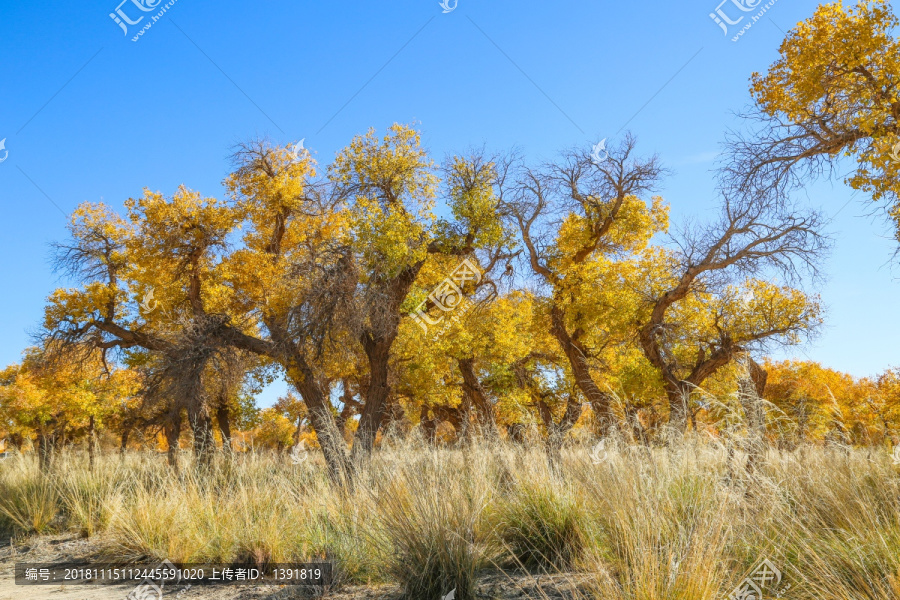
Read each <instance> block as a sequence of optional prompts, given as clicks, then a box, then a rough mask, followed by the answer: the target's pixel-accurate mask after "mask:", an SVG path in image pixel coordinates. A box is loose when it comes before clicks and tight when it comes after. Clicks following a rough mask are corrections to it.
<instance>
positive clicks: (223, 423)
mask: <svg viewBox="0 0 900 600" xmlns="http://www.w3.org/2000/svg"><path fill="white" fill-rule="evenodd" d="M216 422H217V424H218V425H219V433H220V434H222V450H224V451H225V452H226V453H228V452H231V417H230V416H229V414H228V406H227V405H225V404H219V407H218V408H217V409H216Z"/></svg>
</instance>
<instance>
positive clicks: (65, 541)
mask: <svg viewBox="0 0 900 600" xmlns="http://www.w3.org/2000/svg"><path fill="white" fill-rule="evenodd" d="M95 552H96V548H95V547H94V545H93V544H92V543H91V542H90V541H88V540H85V539H81V538H78V537H75V536H71V535H59V536H45V537H41V538H32V539H30V540H28V541H27V542H25V543H19V544H16V545H15V546H11V545H10V543H9V542H6V544H4V545H2V546H0V600H45V599H46V600H125V598H126V597H127V596H128V594H129V593H130V592H131V591H132V590H133V589H134V587H135V586H134V585H133V584H129V585H63V586H55V585H54V586H46V585H41V586H33V585H32V586H21V585H16V584H15V577H14V567H15V563H16V562H33V563H38V562H39V563H55V562H60V563H62V562H67V561H71V560H84V559H87V558H88V557H90V556H92V555H94V554H95ZM575 579H578V577H577V576H570V575H561V576H558V577H548V576H546V575H544V576H541V577H534V576H531V575H528V574H524V573H521V574H512V575H507V574H503V573H485V574H484V576H483V577H481V578H480V579H479V586H478V596H479V598H484V599H485V600H513V599H515V600H519V599H526V598H535V599H541V600H570V599H572V598H574V597H576V596H575V595H574V594H573V591H572V581H573V580H575ZM163 596H164V599H165V600H170V599H171V600H301V599H305V598H311V597H313V596H311V595H310V592H309V588H300V587H297V586H275V585H261V586H260V585H207V586H193V587H190V586H183V585H182V586H176V587H174V588H172V589H171V590H169V589H166V590H165V592H164V595H163ZM319 597H320V598H325V599H328V600H397V599H398V598H400V593H399V590H398V588H397V587H396V586H343V587H341V588H340V589H335V590H330V591H328V592H327V593H326V594H325V595H324V596H319ZM146 600H151V598H147V599H146ZM152 600H156V598H155V597H153V598H152ZM423 600H429V599H423Z"/></svg>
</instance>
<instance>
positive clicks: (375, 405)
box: [352, 336, 393, 465]
mask: <svg viewBox="0 0 900 600" xmlns="http://www.w3.org/2000/svg"><path fill="white" fill-rule="evenodd" d="M391 342H393V337H392V338H390V340H389V341H386V340H382V341H380V342H376V341H374V340H372V338H370V337H368V336H365V337H364V338H363V349H364V350H365V351H366V356H367V357H368V359H369V389H368V390H367V393H366V405H365V406H364V407H363V410H362V413H361V414H360V417H359V429H357V430H356V437H355V438H354V439H353V454H352V457H353V464H354V465H359V464H360V462H361V461H363V460H365V458H366V457H367V456H368V455H369V454H370V453H371V452H372V448H373V447H374V446H375V435H376V434H377V433H378V428H379V427H380V426H381V422H382V420H383V419H384V407H385V404H386V402H387V399H388V395H389V394H390V393H391V388H390V386H389V385H388V361H389V360H390V350H391Z"/></svg>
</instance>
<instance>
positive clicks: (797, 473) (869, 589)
mask: <svg viewBox="0 0 900 600" xmlns="http://www.w3.org/2000/svg"><path fill="white" fill-rule="evenodd" d="M727 456H728V455H727V451H726V450H725V449H724V448H722V447H721V446H714V445H710V444H704V443H701V442H700V441H697V440H693V439H690V438H688V439H686V440H685V441H684V442H682V443H679V444H677V445H672V446H670V447H669V448H666V449H654V450H652V451H651V450H648V449H644V448H622V449H621V450H619V451H610V452H609V453H608V454H607V456H606V458H605V460H604V461H603V462H601V463H600V464H594V463H593V462H592V461H591V458H590V455H589V449H588V448H582V447H571V448H568V449H566V450H564V452H563V456H562V466H561V468H560V469H558V470H553V469H550V468H549V467H548V465H547V461H546V456H545V454H544V452H543V450H542V449H541V448H538V447H535V448H528V447H520V446H515V447H514V446H509V445H505V444H486V443H482V444H474V445H471V446H466V447H461V448H454V449H449V448H445V449H434V448H429V447H425V446H423V445H421V444H418V443H415V442H413V441H406V442H403V441H400V442H394V443H393V444H392V445H391V446H390V447H385V448H382V449H381V450H379V451H377V452H376V453H375V455H374V457H373V459H372V461H371V464H370V465H368V467H367V468H366V469H365V470H364V472H363V473H362V475H361V477H360V481H359V484H358V485H357V487H356V489H355V491H354V492H353V493H352V494H346V493H341V492H340V491H338V490H335V489H334V488H332V487H331V486H330V485H329V484H328V482H327V480H326V478H325V475H324V466H323V463H322V462H321V461H320V460H317V458H318V457H315V456H312V457H311V458H310V459H309V460H308V461H306V462H304V463H302V464H300V465H294V464H292V463H291V462H290V461H289V460H287V459H285V458H280V457H276V456H269V455H242V456H238V457H236V458H235V459H234V460H226V459H224V458H223V459H222V461H221V462H220V463H219V464H217V465H216V466H215V467H214V468H213V470H212V471H211V472H210V473H199V472H196V471H194V470H193V469H192V467H191V466H190V465H186V466H185V467H184V468H183V469H182V471H181V473H180V474H174V473H172V472H170V471H169V470H168V469H167V467H166V466H165V464H164V459H163V458H160V457H157V456H156V455H152V456H150V455H138V454H133V455H130V456H128V457H127V458H126V459H125V460H124V461H120V460H119V459H118V457H116V456H109V457H102V458H101V459H100V461H99V463H98V468H97V470H96V471H95V472H94V473H90V472H88V471H87V470H86V465H85V464H84V463H85V461H83V460H82V457H80V456H78V455H71V456H68V457H63V458H62V459H61V461H60V462H59V463H58V464H57V466H56V467H55V470H54V471H53V472H52V473H51V474H49V475H48V476H44V477H42V476H41V475H40V474H39V473H38V471H37V468H36V465H35V464H34V463H33V459H32V458H28V459H21V458H19V459H10V460H7V461H5V462H3V463H0V527H2V528H3V529H6V530H7V531H10V532H14V533H16V534H17V535H33V534H36V533H37V534H40V533H46V532H50V531H54V530H57V531H62V530H71V531H76V532H80V533H81V534H82V535H85V536H94V537H96V539H97V541H98V543H100V544H101V546H102V548H104V550H105V552H106V553H108V554H109V555H111V556H115V557H117V558H122V557H130V558H140V557H154V558H159V559H162V558H168V559H170V560H173V561H176V562H181V561H183V562H195V561H230V560H252V561H256V562H261V563H262V562H267V561H274V562H280V561H284V562H287V561H301V560H310V559H328V560H332V561H334V563H335V565H336V572H337V573H338V575H339V580H340V581H342V582H354V583H366V582H373V583H374V582H392V583H396V584H398V585H399V586H401V588H402V589H403V590H404V592H405V594H406V596H407V597H408V598H415V599H417V600H418V599H430V598H434V599H435V600H436V599H438V598H440V597H442V596H443V595H444V594H446V593H447V592H449V591H450V590H451V589H453V588H456V590H457V592H456V598H457V599H461V600H467V599H469V598H474V597H475V593H476V586H477V584H478V580H479V578H481V577H484V576H485V573H487V572H488V571H493V572H494V573H496V572H498V571H499V570H506V571H511V570H514V569H523V568H524V569H527V570H529V571H530V572H532V573H534V574H535V575H536V576H537V575H538V574H541V573H542V574H545V575H547V574H558V573H561V572H562V573H569V574H570V576H569V579H570V581H577V582H578V584H579V588H578V591H577V592H575V596H576V597H578V598H585V599H587V598H591V599H597V600H600V599H603V600H724V599H725V598H726V597H727V596H728V593H729V592H730V591H731V590H732V589H733V588H734V587H735V586H736V585H737V584H738V583H739V582H740V581H741V580H742V579H743V578H744V577H745V576H746V575H747V574H749V573H750V571H751V570H752V569H753V568H754V567H755V566H756V565H757V564H758V563H759V561H761V560H762V559H763V558H768V559H769V560H771V561H772V562H773V563H774V564H775V565H777V566H778V567H779V568H780V569H781V571H782V572H783V574H784V576H783V577H784V578H783V580H782V582H781V584H780V586H778V587H779V588H781V587H784V586H786V585H788V584H790V589H789V591H788V592H787V593H786V595H785V596H784V597H786V598H792V599H796V600H807V599H808V600H812V599H817V600H848V599H853V600H856V599H866V600H884V599H900V485H898V483H900V477H898V474H897V473H896V472H895V467H894V466H893V465H892V464H891V460H890V457H889V456H888V455H887V453H886V452H883V453H875V452H868V451H866V450H855V451H851V452H849V453H846V452H833V451H828V450H824V449H819V448H806V449H804V450H803V451H802V452H796V453H791V454H787V453H786V454H780V453H777V452H775V451H771V452H770V453H769V454H768V455H767V457H766V460H765V462H764V464H763V465H762V466H761V467H760V468H759V469H757V470H756V471H755V473H754V474H752V475H748V474H747V473H746V472H745V470H744V469H743V460H744V458H743V457H742V456H741V455H740V454H737V456H736V458H735V459H734V462H733V464H731V465H729V463H728V458H727ZM776 593H777V590H775V589H771V590H769V591H768V593H767V594H766V595H765V597H766V598H769V597H775V596H776ZM543 594H544V593H543V592H540V593H538V594H537V595H535V596H534V597H544V595H543Z"/></svg>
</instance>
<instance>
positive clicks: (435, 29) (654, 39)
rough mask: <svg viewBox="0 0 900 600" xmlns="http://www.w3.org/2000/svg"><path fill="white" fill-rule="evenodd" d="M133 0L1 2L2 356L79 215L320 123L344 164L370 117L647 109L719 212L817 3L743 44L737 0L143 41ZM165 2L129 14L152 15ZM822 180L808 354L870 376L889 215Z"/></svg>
mask: <svg viewBox="0 0 900 600" xmlns="http://www.w3.org/2000/svg"><path fill="white" fill-rule="evenodd" d="M133 1H134V2H137V3H140V2H141V1H143V2H144V4H145V5H146V4H151V5H154V4H156V2H157V0H133ZM117 2H118V0H87V1H85V2H78V3H46V2H43V3H41V2H39V3H35V2H30V1H26V0H3V3H2V6H0V39H2V40H3V60H2V61H0V90H2V93H0V139H2V138H4V137H5V138H6V149H7V150H8V151H9V155H8V158H7V159H6V160H5V161H4V162H2V163H0V256H2V261H0V281H2V282H3V285H4V288H5V289H4V292H3V293H2V294H0V363H2V364H7V363H10V362H14V361H17V360H18V359H19V356H20V352H21V350H22V349H23V348H24V347H25V346H26V345H27V344H28V343H29V337H28V332H29V331H33V330H34V329H35V327H36V326H37V324H38V322H39V320H40V318H41V310H42V306H43V303H44V299H45V297H46V296H47V295H48V294H49V293H50V292H51V291H52V289H53V288H54V287H56V286H57V285H59V284H60V281H59V280H58V279H57V278H56V276H55V275H54V274H53V273H52V272H51V269H50V265H49V263H48V256H49V247H48V244H49V243H50V242H52V241H54V240H59V239H63V238H64V237H65V230H64V225H65V218H64V216H63V214H62V213H61V212H60V211H62V212H65V213H68V212H69V211H71V210H72V209H73V208H74V207H75V206H76V205H77V204H78V203H80V202H84V201H99V200H101V199H102V200H103V201H104V202H107V203H109V204H111V205H112V206H115V207H121V205H122V202H123V201H124V200H125V199H127V198H128V197H130V196H136V195H139V194H140V193H141V189H142V188H143V187H145V186H147V187H150V188H151V189H153V190H159V191H162V192H164V193H171V192H172V191H173V190H174V189H175V188H176V186H178V185H179V184H181V183H184V184H187V185H188V186H189V187H192V188H194V189H197V190H200V191H201V192H203V193H205V194H208V195H219V196H221V195H222V185H221V182H222V179H223V178H224V176H225V175H226V174H227V172H228V166H229V165H228V161H227V157H228V155H229V152H230V151H229V149H230V148H231V147H232V146H233V144H235V143H236V142H238V141H241V140H245V139H247V138H250V137H254V136H268V137H270V138H271V139H272V140H273V141H276V142H290V141H297V140H299V139H301V138H305V140H306V142H305V146H306V147H307V148H309V149H311V150H313V151H314V152H316V153H317V157H318V159H319V160H320V161H321V162H328V161H329V160H330V159H331V157H332V156H333V155H334V153H335V151H336V150H338V149H339V148H340V147H342V146H343V145H345V144H346V143H347V142H348V141H349V140H350V139H351V137H352V136H353V135H355V134H357V133H361V132H364V131H365V130H366V129H367V128H368V127H372V126H374V127H376V128H378V129H379V130H380V131H383V129H384V128H385V127H386V126H388V125H390V124H391V123H393V122H395V121H400V122H411V121H416V122H417V123H418V124H419V127H420V128H421V130H422V132H423V137H424V142H425V144H426V145H427V146H428V147H429V148H430V149H431V150H432V151H433V153H434V154H435V155H436V156H437V157H442V156H444V155H445V154H447V153H450V152H453V151H457V150H464V149H465V148H467V147H469V146H472V145H481V144H486V145H487V146H488V147H489V148H492V149H498V150H503V149H507V148H510V147H513V146H516V147H519V148H520V149H521V150H522V151H523V153H524V154H525V155H526V156H527V157H528V158H530V159H532V160H536V161H537V160H541V159H545V158H551V157H553V156H554V155H555V153H556V152H557V151H558V150H560V149H563V148H566V147H569V146H572V145H577V144H589V143H596V142H597V141H599V139H601V138H610V139H611V140H614V139H616V137H617V134H618V135H619V136H620V135H621V133H619V132H620V129H621V128H622V127H623V126H625V125H626V123H627V127H628V129H630V130H631V131H633V132H634V133H635V134H636V135H637V136H638V138H639V140H640V148H642V149H643V150H644V151H646V152H653V151H656V152H659V154H660V155H661V156H662V158H663V160H664V162H665V163H666V164H667V165H668V166H670V167H671V168H673V169H674V170H675V174H674V175H673V176H672V177H671V178H670V179H669V180H668V181H667V182H666V186H665V189H664V190H663V195H664V196H665V198H666V199H667V200H668V201H669V202H670V203H671V206H672V216H673V219H676V220H677V219H679V218H682V217H685V216H688V215H695V216H702V215H703V214H704V213H705V212H707V211H710V210H711V209H712V208H713V207H714V205H715V201H716V198H715V196H714V194H713V190H712V183H711V181H712V178H711V176H710V173H709V169H710V168H711V167H712V161H713V159H714V157H715V155H716V152H717V148H718V144H719V143H720V142H721V140H722V138H723V132H724V131H725V130H726V128H727V127H728V126H730V125H733V124H734V123H735V117H734V116H733V114H734V112H735V111H739V110H740V109H741V108H742V107H744V106H745V105H746V104H747V102H748V99H749V96H748V93H747V87H748V79H749V76H750V74H751V73H752V72H753V71H762V70H765V69H766V67H767V66H768V65H769V64H770V63H771V62H772V60H773V59H774V58H775V57H776V51H777V47H778V44H779V43H780V41H781V39H782V38H783V34H782V31H780V29H781V30H784V31H787V30H788V29H789V28H790V27H792V26H793V25H794V24H795V23H796V22H797V21H799V20H802V19H804V18H806V17H808V16H809V15H811V14H812V12H813V10H814V9H815V7H816V5H817V3H816V2H814V1H810V0H791V1H790V2H788V1H787V0H780V1H779V2H777V3H776V4H775V5H774V6H773V7H772V8H771V9H770V10H769V11H768V12H767V13H766V14H765V15H764V16H763V17H762V18H761V19H760V20H759V21H758V22H757V23H756V24H754V26H753V27H752V28H751V29H750V30H748V31H747V32H746V33H745V34H744V35H743V37H741V38H740V40H739V41H738V42H737V43H734V42H732V41H731V40H730V37H731V35H729V36H728V37H726V36H725V35H723V32H722V30H721V29H719V27H718V26H717V25H716V24H715V23H714V22H713V21H712V20H711V19H710V17H709V13H710V12H712V11H714V10H715V8H716V0H687V1H684V2H655V1H650V0H646V1H644V2H640V3H635V2H610V1H608V0H587V1H586V0H579V1H572V0H564V1H561V2H534V1H520V2H513V1H511V0H495V1H493V2H479V1H475V0H459V2H458V5H457V8H456V9H455V10H453V11H452V12H450V13H448V14H443V13H442V9H441V7H440V6H439V5H438V0H416V1H415V2H413V1H394V2H371V1H368V2H361V1H352V2H348V1H345V2H309V1H305V2H304V1H298V0H256V1H253V2H237V1H235V0H220V1H218V2H214V3H213V2H200V1H199V0H177V2H175V4H174V5H173V6H171V8H169V9H168V11H167V12H166V13H165V14H164V15H163V16H162V17H161V18H160V19H159V20H158V21H157V22H156V23H154V24H153V26H152V27H151V28H150V29H149V30H147V31H146V32H145V33H144V35H143V36H142V37H141V38H139V41H137V42H132V41H131V37H132V36H133V35H134V34H135V33H136V32H137V31H138V30H139V29H140V27H142V26H143V25H145V24H146V23H147V22H148V21H149V16H148V17H146V18H145V19H144V20H143V21H142V22H140V23H139V24H138V25H134V26H130V27H129V34H128V36H125V35H123V31H122V29H120V28H119V26H118V25H117V24H116V23H115V22H114V21H113V20H112V19H111V18H110V17H109V14H110V13H112V12H113V11H115V9H116V7H117ZM164 4H165V2H160V3H159V6H158V7H157V8H156V9H155V10H154V11H153V12H148V13H143V12H141V11H140V10H138V9H137V8H136V7H135V4H133V2H132V0H128V1H127V2H126V3H125V4H123V5H121V10H122V11H123V12H124V13H125V14H126V15H127V16H128V17H129V18H130V19H131V20H136V19H137V17H138V16H139V15H154V14H156V12H157V11H158V10H161V8H162V6H163V5H164ZM731 6H733V5H731V3H730V2H729V3H728V6H724V5H723V10H724V11H726V12H727V13H729V16H730V18H732V19H735V18H736V17H737V15H738V14H740V13H739V12H738V11H736V10H735V9H733V8H731V9H729V7H731ZM748 14H754V13H748ZM746 21H747V19H745V21H744V22H746ZM742 24H743V23H742ZM733 29H734V30H736V29H737V28H733ZM692 57H693V58H692ZM3 156H4V154H3V152H2V151H0V159H2V158H3ZM809 195H810V198H811V199H812V201H813V202H815V203H816V204H818V205H821V206H822V207H823V208H824V210H825V211H827V212H828V213H829V214H831V215H837V219H836V221H835V224H834V226H833V229H834V231H835V232H836V236H837V245H836V248H835V252H834V255H833V257H832V258H831V260H830V261H829V263H828V265H827V269H828V271H829V273H830V280H829V281H828V283H827V284H826V285H825V286H823V287H822V288H821V290H820V291H821V293H822V296H823V299H824V302H825V304H826V305H827V307H828V326H827V329H826V330H825V332H824V334H823V335H822V336H821V337H820V339H819V340H818V341H817V342H815V343H814V344H813V345H810V346H807V347H805V348H803V349H802V350H797V352H796V356H799V357H807V358H812V359H814V360H818V361H821V362H823V363H825V364H826V365H829V366H832V367H835V368H839V369H842V370H846V371H849V372H851V373H853V374H855V375H871V374H875V373H877V372H878V371H880V370H882V369H884V368H885V367H887V366H889V365H891V364H898V363H900V360H898V357H897V354H896V342H895V340H896V339H898V337H900V321H898V319H897V317H896V309H895V306H896V304H897V298H898V291H900V284H898V282H897V281H896V280H895V278H894V276H895V275H896V272H894V273H892V272H891V269H890V267H889V264H888V262H889V259H890V255H891V251H892V248H893V247H892V245H891V242H890V239H889V236H888V232H887V231H886V229H885V227H884V225H883V224H882V223H881V222H879V221H877V220H873V219H871V218H868V217H865V216H861V215H864V214H865V213H866V212H867V211H868V208H869V207H868V206H867V205H866V201H865V198H863V197H860V196H856V197H854V196H853V195H852V194H851V192H850V190H848V189H847V188H846V187H845V186H843V185H842V184H840V183H838V184H835V185H833V186H832V185H817V186H815V187H814V188H812V189H810V190H809ZM48 197H49V198H48ZM848 202H849V203H848ZM54 203H55V205H56V206H54ZM57 206H58V208H57ZM277 391H278V388H277V387H276V388H275V389H273V390H270V391H269V393H267V394H266V397H267V399H266V401H265V403H268V401H270V400H271V398H272V397H273V396H274V394H276V393H277Z"/></svg>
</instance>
